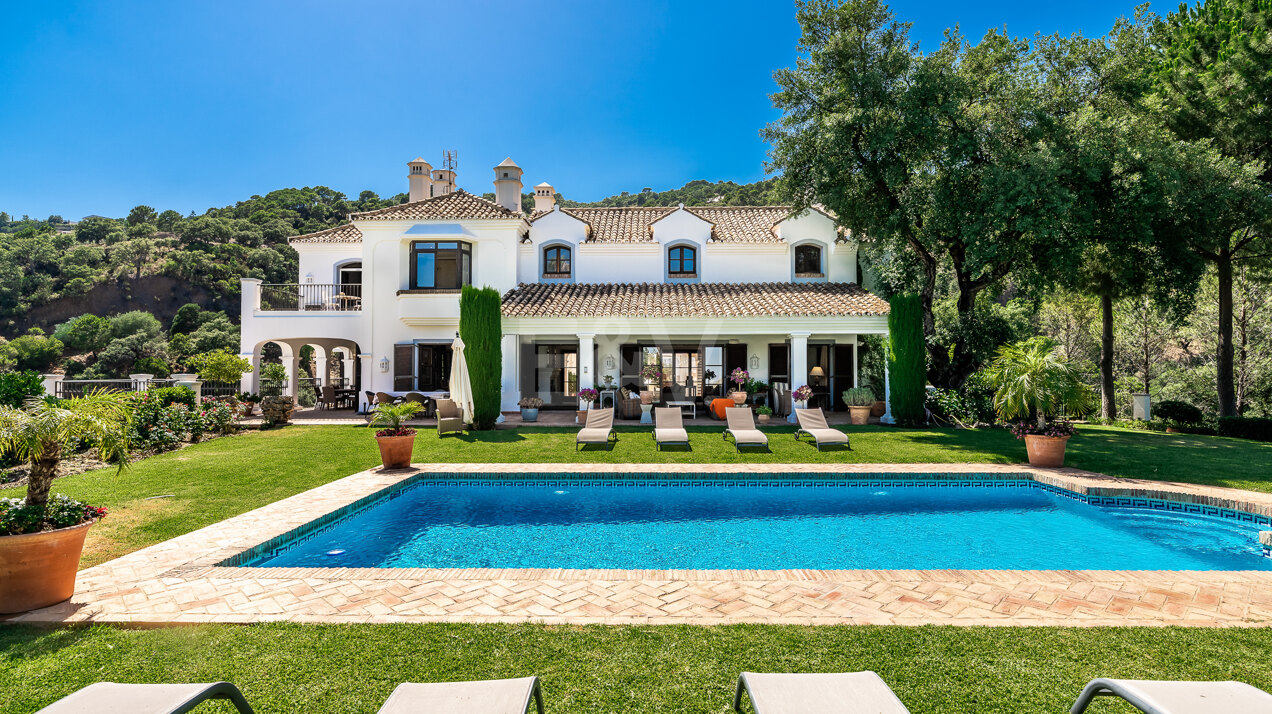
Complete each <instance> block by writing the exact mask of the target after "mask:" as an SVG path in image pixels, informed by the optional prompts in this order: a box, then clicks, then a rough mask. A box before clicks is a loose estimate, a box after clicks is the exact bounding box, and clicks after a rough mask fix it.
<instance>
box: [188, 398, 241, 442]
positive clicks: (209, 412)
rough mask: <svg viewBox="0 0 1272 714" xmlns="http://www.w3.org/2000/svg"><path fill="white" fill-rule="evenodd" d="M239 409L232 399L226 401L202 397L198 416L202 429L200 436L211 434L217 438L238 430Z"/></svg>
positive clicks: (235, 401) (236, 402)
mask: <svg viewBox="0 0 1272 714" xmlns="http://www.w3.org/2000/svg"><path fill="white" fill-rule="evenodd" d="M239 409H240V407H239V404H238V401H237V400H235V399H234V398H233V397H230V398H227V399H218V398H215V397H204V398H203V403H202V404H201V405H200V409H199V414H198V417H199V418H198V421H199V422H201V424H200V426H202V427H203V429H202V431H201V432H200V436H202V434H203V433H205V432H211V433H213V434H216V435H217V436H225V435H227V434H233V433H234V430H235V429H237V428H238V418H239Z"/></svg>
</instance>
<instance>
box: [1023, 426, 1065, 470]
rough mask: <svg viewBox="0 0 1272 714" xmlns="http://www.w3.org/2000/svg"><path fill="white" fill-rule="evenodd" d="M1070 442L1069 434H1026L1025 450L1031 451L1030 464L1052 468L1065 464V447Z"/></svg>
mask: <svg viewBox="0 0 1272 714" xmlns="http://www.w3.org/2000/svg"><path fill="white" fill-rule="evenodd" d="M1068 443H1069V437H1067V436H1040V435H1038V434H1026V435H1025V451H1027V452H1028V453H1029V465H1030V466H1043V467H1050V468H1055V467H1058V466H1064V447H1065V445H1066V444H1068Z"/></svg>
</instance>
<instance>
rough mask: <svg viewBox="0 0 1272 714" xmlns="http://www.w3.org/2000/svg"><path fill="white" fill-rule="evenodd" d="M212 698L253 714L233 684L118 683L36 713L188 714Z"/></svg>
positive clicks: (96, 686) (81, 692)
mask: <svg viewBox="0 0 1272 714" xmlns="http://www.w3.org/2000/svg"><path fill="white" fill-rule="evenodd" d="M209 699H228V700H230V701H231V702H233V703H234V706H235V707H236V708H238V710H239V712H240V714H253V712H252V707H250V706H248V704H247V700H246V699H244V698H243V693H242V692H240V691H239V690H238V687H235V686H234V685H233V684H230V683H229V682H214V683H212V684H116V683H114V682H98V683H97V684H90V685H88V686H87V687H84V688H83V689H81V690H79V691H78V692H75V693H74V694H71V695H68V696H65V697H62V698H61V699H59V700H57V701H56V702H53V703H52V704H50V705H48V706H47V707H44V708H43V709H41V710H40V711H38V712H36V714H90V713H91V714H184V712H188V711H192V710H193V709H194V708H195V707H197V706H199V705H200V704H202V703H203V702H206V701H208V700H209Z"/></svg>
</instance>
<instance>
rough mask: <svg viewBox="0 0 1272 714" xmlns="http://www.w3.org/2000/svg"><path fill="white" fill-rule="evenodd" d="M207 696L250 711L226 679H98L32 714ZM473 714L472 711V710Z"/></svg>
mask: <svg viewBox="0 0 1272 714" xmlns="http://www.w3.org/2000/svg"><path fill="white" fill-rule="evenodd" d="M209 699H228V700H230V701H231V702H233V703H234V706H235V707H236V708H237V709H238V710H239V712H240V714H253V712H252V707H250V706H248V704H247V700H246V699H244V698H243V693H242V692H240V691H239V690H238V687H235V686H234V685H233V684H230V683H229V682H215V683H212V684H116V683H114V682H98V683H97V684H90V685H88V686H87V687H84V688H83V689H81V690H79V691H78V692H75V693H74V694H71V695H68V696H65V697H62V698H61V699H59V700H57V701H56V702H53V703H52V704H50V705H48V706H47V707H44V708H43V709H41V710H40V711H38V712H36V714H88V713H89V712H92V714H184V712H188V711H191V710H193V709H194V708H195V707H197V706H199V705H200V704H202V703H203V702H206V701H208V700H209ZM474 714H475V713H474Z"/></svg>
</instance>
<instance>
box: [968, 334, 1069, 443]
mask: <svg viewBox="0 0 1272 714" xmlns="http://www.w3.org/2000/svg"><path fill="white" fill-rule="evenodd" d="M988 374H989V383H990V385H991V386H992V387H993V388H994V410H995V411H997V412H998V416H999V417H1000V418H1002V419H1003V420H1004V421H1007V420H1011V419H1021V420H1022V421H1019V422H1017V423H1016V424H1015V425H1014V426H1013V427H1012V433H1013V434H1015V435H1016V438H1018V439H1024V440H1025V451H1026V452H1027V453H1028V454H1029V463H1030V464H1031V465H1033V466H1063V465H1064V451H1065V446H1066V445H1067V444H1068V441H1069V438H1070V437H1071V436H1073V434H1074V433H1075V432H1074V429H1073V424H1071V423H1069V422H1068V421H1050V422H1048V421H1047V417H1048V416H1051V415H1055V414H1058V413H1059V412H1060V410H1061V409H1064V410H1067V412H1068V413H1069V414H1085V413H1086V412H1088V411H1090V409H1091V403H1092V396H1091V388H1090V387H1088V386H1087V385H1086V384H1085V383H1083V382H1082V379H1081V375H1079V373H1078V370H1077V369H1076V368H1075V367H1074V366H1073V365H1072V364H1071V363H1070V362H1069V361H1068V359H1066V358H1065V356H1064V355H1063V354H1062V353H1061V352H1060V349H1059V343H1057V342H1056V341H1055V340H1053V339H1051V338H1049V337H1031V338H1030V339H1027V340H1023V341H1021V342H1017V343H1015V344H1010V345H1003V346H1002V347H1000V348H998V356H997V357H996V358H995V359H994V362H993V364H992V365H991V366H990V367H989V371H988Z"/></svg>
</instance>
